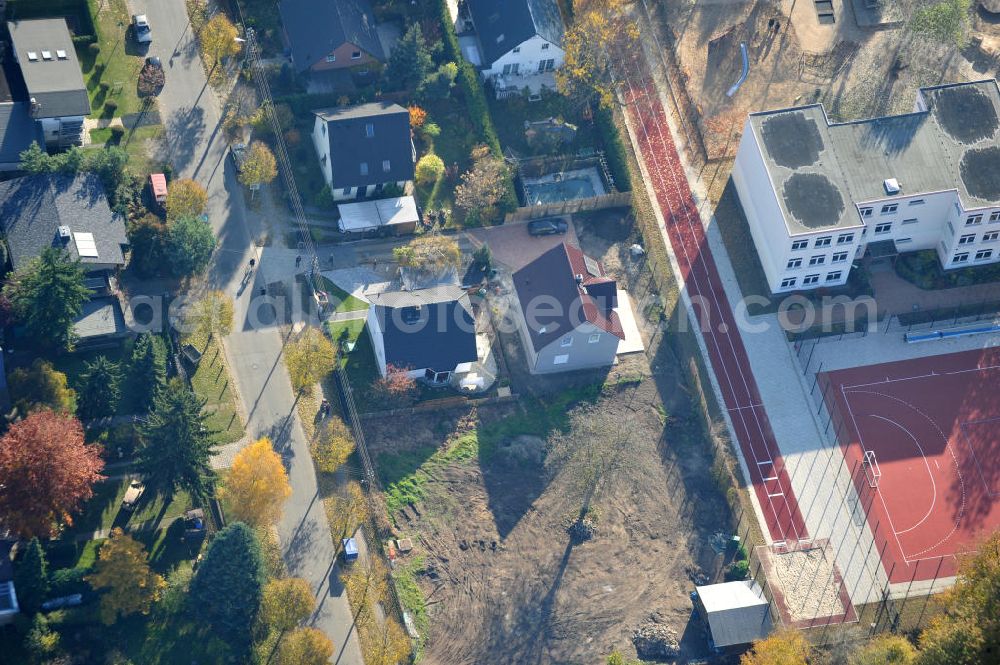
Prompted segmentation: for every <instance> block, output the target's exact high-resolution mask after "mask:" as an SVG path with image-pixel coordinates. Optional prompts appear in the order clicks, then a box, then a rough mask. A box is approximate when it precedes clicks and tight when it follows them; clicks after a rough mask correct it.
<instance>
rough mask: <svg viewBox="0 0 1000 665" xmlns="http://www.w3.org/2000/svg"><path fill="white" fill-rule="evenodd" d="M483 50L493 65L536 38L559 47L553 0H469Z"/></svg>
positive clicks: (560, 30)
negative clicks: (536, 36) (519, 46)
mask: <svg viewBox="0 0 1000 665" xmlns="http://www.w3.org/2000/svg"><path fill="white" fill-rule="evenodd" d="M468 3H469V11H470V12H471V13H472V22H473V23H475V25H476V33H477V34H478V35H479V43H480V44H481V45H482V47H483V57H484V58H485V62H484V63H483V64H492V63H494V62H496V61H497V60H498V59H499V58H500V56H502V55H503V54H505V53H507V52H508V51H510V50H511V49H512V48H514V47H515V46H517V45H518V44H522V43H523V42H525V41H527V40H529V39H531V38H532V37H534V36H535V35H539V36H540V37H542V38H543V39H545V40H546V41H549V42H552V43H553V44H555V45H556V46H562V39H563V21H562V16H561V15H560V14H559V5H558V4H557V3H556V0H468Z"/></svg>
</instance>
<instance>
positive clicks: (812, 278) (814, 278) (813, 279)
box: [802, 273, 819, 286]
mask: <svg viewBox="0 0 1000 665" xmlns="http://www.w3.org/2000/svg"><path fill="white" fill-rule="evenodd" d="M813 284H819V273H816V274H815V275H806V276H805V277H803V278H802V286H812V285H813Z"/></svg>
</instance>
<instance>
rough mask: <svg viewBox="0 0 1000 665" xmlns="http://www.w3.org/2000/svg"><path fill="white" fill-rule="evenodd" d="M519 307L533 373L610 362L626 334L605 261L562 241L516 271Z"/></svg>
mask: <svg viewBox="0 0 1000 665" xmlns="http://www.w3.org/2000/svg"><path fill="white" fill-rule="evenodd" d="M513 279H514V292H515V293H516V294H517V306H516V307H513V308H512V310H513V314H514V316H515V319H516V322H517V325H518V330H519V332H520V335H521V342H522V345H523V346H524V349H525V355H526V356H527V359H528V367H529V369H530V370H531V373H532V374H545V373H550V372H566V371H570V370H575V369H588V368H594V367H605V366H608V365H611V364H612V363H614V361H615V356H616V355H617V353H618V343H619V342H620V341H621V340H623V339H625V331H624V330H623V328H622V322H621V319H620V318H619V317H618V312H617V311H616V308H617V307H618V289H617V285H616V283H615V280H614V279H612V278H611V277H609V276H608V275H607V274H606V273H605V272H604V267H603V266H602V265H601V264H600V263H599V262H598V261H596V260H594V259H592V258H591V257H589V256H587V255H586V254H584V253H583V252H582V251H580V250H579V249H577V248H576V247H573V246H571V245H567V244H566V243H561V244H559V245H556V246H555V247H553V248H552V249H550V250H548V251H547V252H545V253H544V254H542V255H541V256H539V257H538V258H537V259H535V260H534V261H532V262H531V263H529V264H527V265H526V266H524V267H523V268H521V269H520V270H518V271H517V272H515V273H514V276H513Z"/></svg>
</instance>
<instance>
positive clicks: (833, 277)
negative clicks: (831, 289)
mask: <svg viewBox="0 0 1000 665" xmlns="http://www.w3.org/2000/svg"><path fill="white" fill-rule="evenodd" d="M843 275H844V271H842V270H834V271H833V272H828V273H826V281H828V282H836V281H837V280H839V279H840V278H841V277H842V276H843Z"/></svg>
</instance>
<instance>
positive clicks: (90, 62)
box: [76, 0, 155, 118]
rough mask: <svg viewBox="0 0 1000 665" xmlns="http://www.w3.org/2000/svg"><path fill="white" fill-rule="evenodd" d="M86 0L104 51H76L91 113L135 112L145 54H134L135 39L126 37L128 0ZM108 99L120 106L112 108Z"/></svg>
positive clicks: (81, 48)
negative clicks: (138, 82)
mask: <svg viewBox="0 0 1000 665" xmlns="http://www.w3.org/2000/svg"><path fill="white" fill-rule="evenodd" d="M87 2H88V6H89V7H90V14H91V16H93V17H94V27H95V29H96V31H97V40H98V41H97V43H98V44H99V45H100V49H101V50H100V52H99V53H94V52H93V51H91V50H90V47H89V46H78V47H77V49H76V53H77V56H78V57H79V58H80V66H81V68H82V69H83V80H84V82H85V83H86V85H87V94H88V95H89V97H90V106H91V116H92V117H96V118H111V117H114V116H120V115H126V114H129V113H136V112H138V111H139V110H140V108H141V102H140V100H139V96H138V94H137V91H136V81H137V80H138V76H139V70H140V69H141V68H142V65H143V56H142V55H137V54H135V53H136V51H135V44H134V42H131V37H126V31H127V29H128V26H129V22H130V21H131V16H130V14H129V10H128V5H127V3H126V0H87ZM154 30H155V26H154ZM154 34H155V33H154ZM130 51H131V52H132V54H130V53H129V52H130ZM108 102H114V103H115V104H117V105H118V106H117V108H109V107H108V105H107V104H108Z"/></svg>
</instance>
